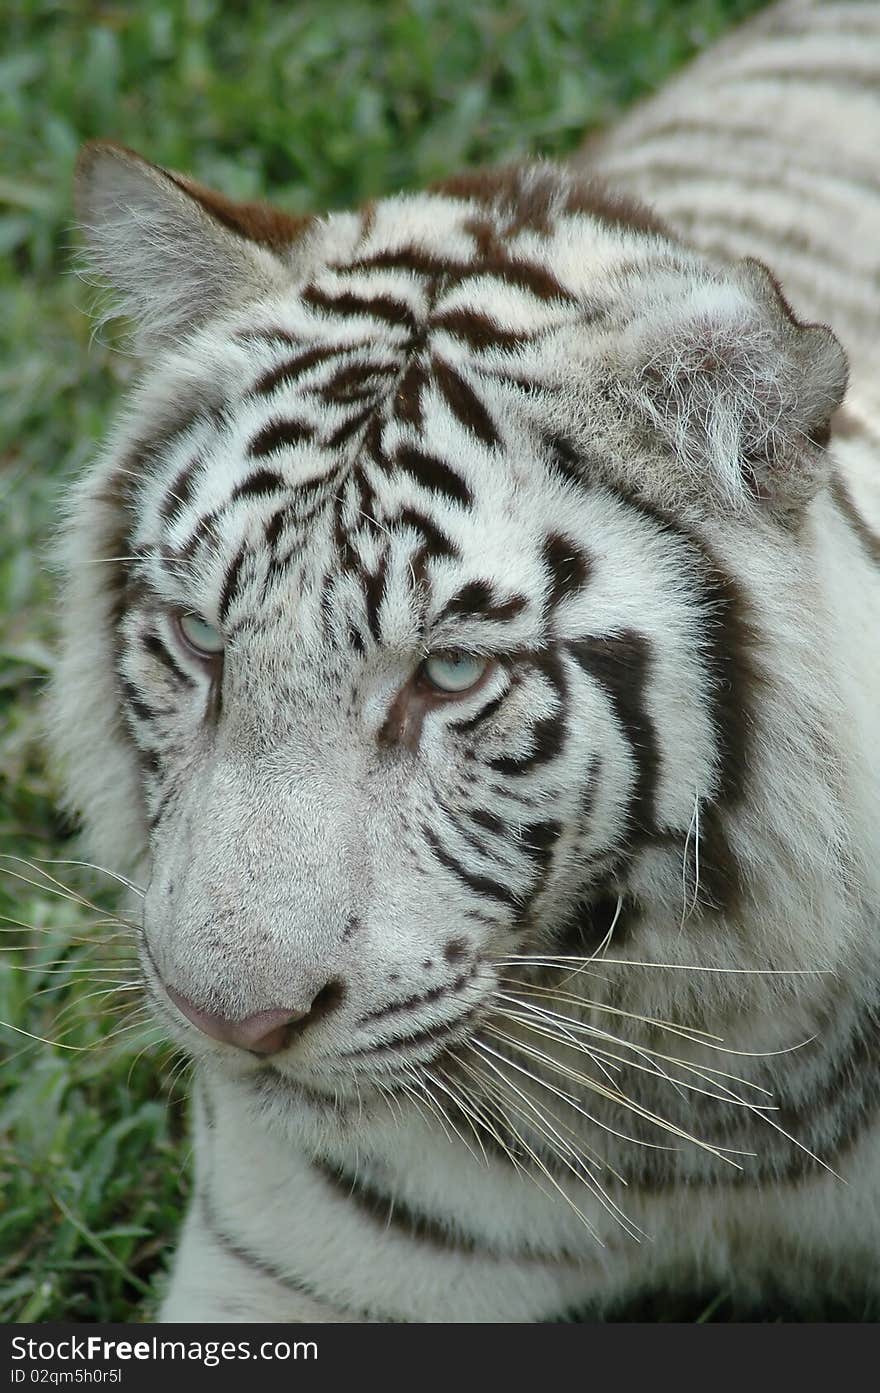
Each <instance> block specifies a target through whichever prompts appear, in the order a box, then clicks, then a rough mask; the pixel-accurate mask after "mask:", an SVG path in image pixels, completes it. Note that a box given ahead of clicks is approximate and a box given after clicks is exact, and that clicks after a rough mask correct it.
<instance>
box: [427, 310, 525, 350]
mask: <svg viewBox="0 0 880 1393" xmlns="http://www.w3.org/2000/svg"><path fill="white" fill-rule="evenodd" d="M438 329H439V330H442V331H443V333H445V334H449V335H450V336H451V337H452V338H455V339H461V341H462V342H463V343H466V344H467V345H468V347H469V348H473V349H477V350H478V351H481V350H482V349H486V348H501V349H504V350H505V351H507V352H511V351H512V350H513V349H516V348H521V347H522V345H523V344H525V343H528V342H529V340H530V338H531V335H530V334H527V333H524V332H522V331H520V330H516V329H502V327H501V325H500V324H498V323H497V321H496V320H494V319H491V318H490V317H489V315H487V314H483V313H482V312H481V311H479V310H471V309H455V310H445V311H443V313H441V314H438V315H435V316H434V317H433V318H432V320H431V330H432V332H433V331H436V330H438Z"/></svg>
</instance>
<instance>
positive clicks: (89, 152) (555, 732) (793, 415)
mask: <svg viewBox="0 0 880 1393" xmlns="http://www.w3.org/2000/svg"><path fill="white" fill-rule="evenodd" d="M828 8H834V7H828ZM794 9H797V11H798V13H800V9H799V8H798V7H794ZM794 9H793V10H792V13H793V12H794ZM788 12H789V11H788V10H784V11H782V12H781V13H782V14H783V15H785V14H787V13H788ZM863 13H864V14H865V15H866V16H868V17H869V19H872V20H876V17H877V13H878V7H877V6H874V5H866V6H864V7H863ZM746 32H748V31H746ZM754 32H755V38H754V39H753V40H752V43H753V44H754V46H755V49H754V51H755V53H757V54H759V55H760V54H761V53H763V52H764V50H765V47H766V45H767V44H768V43H769V44H771V46H772V43H773V42H775V41H777V40H774V39H773V37H772V33H771V35H770V37H769V38H768V35H767V34H766V33H765V32H764V31H763V30H761V29H760V28H758V29H756V30H755V31H754ZM785 32H786V31H785V29H784V25H783V29H782V33H783V38H784V37H785ZM741 42H744V43H745V44H746V51H747V52H749V51H750V50H749V49H748V42H749V41H748V39H746V40H742V41H741ZM874 43H875V49H874V51H875V52H876V51H877V50H878V46H880V21H877V27H876V32H875V34H874ZM704 61H708V60H704ZM829 61H830V60H829ZM878 67H880V59H878ZM707 110H708V111H711V106H707ZM647 111H648V114H647V115H644V116H643V117H642V118H640V119H641V120H642V121H643V124H644V126H645V130H646V133H645V134H644V136H643V138H644V139H645V140H646V141H650V139H651V138H652V135H651V130H650V108H648V109H647ZM663 119H664V120H665V121H667V124H668V118H666V117H664V118H663ZM874 119H875V121H876V123H877V128H878V135H880V118H878V117H877V116H876V115H875V118H874ZM662 129H666V126H663V127H662ZM605 158H606V159H607V161H609V162H610V163H612V164H613V161H614V159H615V158H618V159H622V157H621V156H620V155H619V152H618V154H617V156H615V154H614V147H613V145H612V146H611V147H609V151H608V152H607V153H606V156H605ZM597 160H598V163H600V164H601V158H599V157H598V156H597ZM625 163H626V161H625V159H623V164H624V165H625ZM624 182H625V181H624ZM627 192H628V193H630V192H633V190H632V189H631V188H629V187H627ZM635 192H636V193H638V192H639V190H638V189H636V190H635ZM78 199H79V208H80V216H81V220H82V222H83V224H84V227H85V228H86V230H87V237H88V241H89V246H90V252H91V255H92V257H93V260H94V262H95V264H96V266H97V268H98V269H99V270H100V271H101V273H102V274H103V275H104V276H105V277H107V278H108V279H109V280H110V281H111V282H112V283H113V284H114V285H115V287H116V289H117V290H118V292H119V294H120V295H121V297H122V302H123V305H124V307H125V308H126V310H127V311H128V313H129V314H130V315H131V317H132V319H133V321H134V324H135V327H136V331H137V334H138V341H139V345H140V350H141V353H142V356H143V360H144V366H145V372H144V376H143V379H142V381H141V383H140V385H139V386H138V387H137V388H136V389H135V391H134V392H133V394H132V396H131V399H130V402H129V406H128V410H127V413H126V415H125V417H124V419H123V420H122V422H121V423H120V425H119V426H118V427H117V429H116V431H115V434H114V435H113V437H112V438H111V441H110V443H109V445H108V447H107V449H106V451H105V453H104V455H103V457H102V458H101V460H100V461H99V462H98V463H97V464H96V465H95V466H94V467H93V469H92V470H91V471H90V473H89V474H88V475H87V476H86V478H85V479H84V480H83V481H82V483H81V484H80V485H79V487H78V491H77V493H76V496H75V498H74V500H73V503H72V506H71V509H70V518H69V522H68V525H67V529H66V534H65V536H66V542H65V547H66V552H65V555H66V564H67V577H66V584H65V590H64V596H63V604H64V612H65V617H66V623H65V637H64V642H63V647H62V652H61V656H60V660H59V667H58V673H57V676H56V679H55V682H54V689H53V697H52V703H53V718H54V732H55V744H56V746H57V749H58V752H59V755H60V757H61V759H62V761H63V763H64V765H65V767H66V771H67V775H66V777H67V784H68V788H69V792H70V798H71V802H72V803H74V804H75V805H76V806H77V807H80V808H81V809H82V811H83V814H84V816H85V820H86V824H87V827H88V830H89V834H90V837H91V842H92V846H93V849H94V851H95V853H96V854H98V855H101V856H102V857H103V858H104V859H105V860H106V861H107V862H108V864H110V865H113V866H115V867H117V868H123V867H124V868H128V869H133V870H134V872H135V873H136V874H139V875H140V876H141V878H142V879H143V880H144V882H145V884H146V891H145V895H144V918H143V938H142V966H143V973H144V979H145V984H146V988H147V992H148V995H149V996H150V999H151V1001H152V1003H153V1005H154V1006H155V1009H156V1011H157V1013H158V1015H159V1018H160V1019H161V1020H162V1021H163V1022H164V1023H165V1024H166V1025H167V1027H168V1029H169V1031H170V1033H172V1035H174V1037H175V1038H176V1039H178V1040H179V1041H180V1042H181V1043H182V1044H183V1045H184V1047H185V1048H186V1049H187V1050H188V1051H189V1052H190V1053H191V1054H192V1055H193V1056H194V1058H195V1059H196V1061H197V1064H198V1070H197V1083H196V1088H195V1098H194V1128H195V1141H196V1162H197V1165H196V1169H197V1176H196V1187H195V1198H194V1201H193V1204H192V1207H191V1210H190V1213H189V1216H188V1218H187V1222H186V1226H185V1230H184V1237H183V1240H182V1244H181V1248H180V1251H179V1254H178V1257H177V1260H176V1264H175V1268H174V1274H173V1277H172V1281H171V1285H170V1289H169V1294H168V1297H167V1300H166V1303H165V1306H164V1308H163V1313H162V1314H163V1318H164V1319H169V1320H190V1319H192V1320H195V1319H214V1320H226V1319H242V1320H244V1319H259V1320H273V1319H281V1320H333V1319H344V1320H373V1319H393V1320H498V1321H503V1320H547V1319H552V1318H554V1317H556V1316H559V1315H561V1314H563V1313H564V1312H566V1311H571V1310H574V1309H581V1308H583V1309H588V1310H591V1311H599V1310H602V1309H603V1308H604V1307H606V1306H607V1305H608V1303H609V1302H611V1301H613V1300H615V1299H617V1298H619V1297H620V1296H622V1295H625V1294H626V1293H627V1292H628V1291H631V1290H633V1289H634V1288H636V1287H638V1286H643V1285H644V1284H645V1283H646V1282H649V1281H661V1280H663V1279H664V1277H665V1275H666V1274H667V1273H670V1272H675V1273H678V1274H681V1273H685V1274H686V1275H687V1276H688V1277H689V1278H691V1279H693V1280H696V1279H697V1278H702V1279H703V1280H710V1281H719V1282H723V1283H725V1284H726V1285H728V1286H730V1287H733V1286H736V1287H738V1289H741V1290H743V1291H745V1292H754V1291H760V1290H761V1288H762V1283H764V1282H765V1281H766V1279H767V1276H768V1273H770V1274H771V1275H772V1276H773V1278H774V1280H775V1281H776V1282H777V1284H782V1285H784V1284H785V1282H786V1281H788V1282H790V1283H791V1285H792V1287H793V1289H794V1290H795V1293H796V1294H800V1295H803V1296H805V1297H809V1295H810V1294H811V1293H812V1292H814V1290H815V1289H816V1288H817V1287H818V1286H820V1284H821V1281H822V1276H821V1274H822V1273H823V1272H824V1273H826V1274H827V1272H828V1271H829V1269H830V1270H832V1271H833V1272H834V1273H835V1280H838V1279H839V1281H840V1283H841V1284H842V1286H844V1287H850V1288H853V1289H856V1290H860V1291H861V1290H863V1291H868V1292H869V1293H870V1294H871V1296H872V1297H873V1298H876V1264H875V1263H874V1262H873V1260H872V1257H871V1254H872V1252H876V1246H877V1242H878V1238H880V1234H878V1228H880V1218H878V1207H880V1195H878V1182H877V1165H878V1162H877V1155H878V1146H880V1123H878V1117H877V1111H878V1106H880V1081H878V1072H877V1063H876V1053H877V1051H876V1045H877V1025H876V1019H877V1014H876V1013H877V1008H878V1004H880V984H878V952H880V947H878V935H877V932H876V930H877V922H876V917H877V916H876V908H873V909H872V908H870V906H872V905H873V906H876V904H877V902H878V897H880V879H878V861H880V858H878V857H877V855H876V852H877V827H878V822H880V819H878V818H877V784H878V772H880V771H878V754H877V749H878V742H877V740H876V714H875V710H874V707H875V704H876V684H877V677H878V675H880V674H878V666H880V662H878V656H877V632H878V627H877V620H878V618H880V590H878V585H877V579H876V561H877V553H878V551H880V542H878V541H877V536H876V532H875V531H874V530H873V526H874V525H873V523H872V522H871V519H872V518H875V519H876V518H877V517H878V516H880V512H878V510H880V503H878V502H877V500H876V495H872V493H871V488H870V484H869V483H868V482H867V480H868V473H869V469H870V467H872V466H873V467H874V468H876V463H877V460H876V454H877V450H876V440H875V438H874V434H873V433H875V432H876V428H877V424H876V423H877V422H878V421H880V411H877V410H876V407H877V403H876V401H875V402H874V403H873V404H872V402H871V397H870V391H869V389H866V388H865V387H864V383H865V381H866V380H868V381H869V380H870V379H869V378H866V375H865V373H864V370H863V363H862V360H861V358H860V354H859V340H858V337H857V336H856V337H855V338H854V339H852V340H849V339H847V334H846V329H847V321H846V317H845V316H844V317H843V323H842V326H841V328H842V333H843V337H844V339H845V340H846V341H847V343H848V346H850V347H851V348H853V347H854V349H855V351H854V352H853V353H852V364H851V367H852V370H853V376H854V388H853V394H852V397H851V400H850V405H849V406H847V407H845V408H844V410H846V411H848V412H849V413H850V414H849V416H848V418H847V419H848V422H849V425H848V433H847V436H846V438H842V439H841V441H840V443H839V445H838V444H835V442H834V441H832V447H831V448H830V449H829V448H828V438H829V432H830V431H831V430H832V428H833V423H835V422H836V421H838V420H840V419H841V418H840V416H839V415H837V416H835V413H836V412H837V411H838V408H839V406H840V403H841V401H842V399H843V396H844V391H845V389H846V383H847V362H846V358H845V355H844V352H843V350H842V349H841V347H840V344H839V342H838V340H837V338H836V337H835V336H834V334H832V333H831V331H830V330H829V329H827V328H825V327H823V326H821V325H817V324H813V323H809V322H804V321H802V319H801V318H800V317H799V316H798V313H797V310H796V309H794V310H793V309H792V308H791V307H790V306H789V303H788V300H787V298H786V294H785V291H784V290H783V288H782V286H781V285H780V283H779V282H778V281H777V279H776V276H775V275H771V274H770V273H769V272H768V271H767V270H766V269H765V268H764V267H762V266H761V265H760V264H758V263H757V262H754V261H752V260H750V259H745V260H737V259H735V258H734V257H726V258H725V257H722V256H720V255H718V254H717V251H714V252H713V253H712V254H711V255H710V256H709V257H708V258H707V257H705V256H703V255H702V254H701V253H699V252H697V251H696V250H694V249H693V248H692V247H691V246H689V245H687V244H685V243H684V242H683V241H681V240H679V239H678V238H677V237H676V235H675V233H674V232H673V231H670V230H667V229H666V228H665V227H664V226H662V225H661V224H659V223H658V222H657V221H656V220H655V218H654V217H653V215H652V214H650V213H649V212H647V211H646V210H645V209H644V208H642V207H641V206H640V205H638V204H633V203H630V202H629V201H627V200H626V199H623V198H620V197H618V196H616V195H615V194H613V193H611V192H609V191H608V189H607V188H605V187H604V186H603V185H601V184H598V183H596V182H594V181H593V180H591V179H588V178H585V177H582V176H581V175H580V174H578V173H577V172H576V171H574V170H572V169H570V168H566V167H562V166H557V165H553V164H549V163H536V164H526V165H523V166H520V167H517V168H514V169H511V170H506V171H498V172H494V173H487V174H482V175H480V174H477V175H473V176H464V177H463V178H461V179H458V180H451V181H449V182H447V183H446V184H445V185H443V186H440V187H438V188H437V189H434V190H431V191H428V192H426V193H422V194H409V195H402V196H400V197H397V198H389V199H386V200H383V201H380V202H378V203H376V204H373V205H371V206H370V207H368V208H367V209H365V210H364V211H363V212H360V213H355V214H348V213H346V214H333V215H330V216H328V217H326V218H324V219H321V220H318V219H290V218H287V217H285V216H284V215H282V214H278V213H274V212H273V211H272V210H269V209H265V208H262V207H260V206H253V205H236V204H233V203H231V202H230V201H228V200H226V199H224V198H223V197H222V196H221V195H217V194H214V193H212V192H210V191H208V190H205V189H203V188H201V186H198V185H196V184H194V183H192V181H190V180H188V179H187V178H185V177H184V176H181V175H177V174H174V173H171V172H168V171H164V170H161V169H159V168H157V167H156V166H154V165H150V164H149V163H148V162H146V161H144V160H142V159H141V158H140V157H139V156H137V155H135V154H133V153H132V152H130V151H125V150H122V149H120V148H118V147H114V146H110V145H101V144H98V145H92V146H89V147H87V148H86V150H85V152H84V154H83V157H82V160H81V165H80V172H79V179H78ZM659 201H660V202H661V205H662V200H659ZM734 241H735V239H734ZM878 244H880V243H878ZM737 249H738V248H737ZM738 250H739V249H738ZM780 255H781V266H782V268H783V270H784V268H785V248H784V246H783V247H782V249H781V252H780ZM783 284H784V285H785V287H786V289H787V286H788V281H787V279H786V277H785V275H784V274H783ZM865 401H867V406H863V405H861V403H863V402H865ZM872 412H873V415H872ZM863 422H867V424H864V425H863V424H862V423H863ZM89 561H91V562H98V561H100V562H101V563H102V564H101V565H87V564H84V563H85V562H89ZM872 692H873V693H874V697H873V698H872V695H871V694H872ZM805 1041H807V1042H808V1043H806V1044H805V1043H804V1042H805ZM795 1046H797V1047H798V1048H793V1047H795ZM725 1049H726V1050H733V1051H735V1052H739V1054H737V1055H736V1056H731V1055H730V1054H725V1053H723V1052H721V1051H722V1050H725ZM771 1107H772V1108H775V1111H770V1110H769V1109H770V1108H771ZM829 1168H830V1169H829ZM834 1172H837V1174H835V1173H834ZM838 1176H845V1178H846V1179H847V1180H848V1181H849V1184H848V1185H846V1186H844V1185H843V1184H842V1183H841V1180H840V1179H839V1178H838ZM642 1233H649V1234H651V1235H652V1237H653V1238H654V1242H653V1243H652V1244H651V1245H648V1246H649V1248H650V1253H648V1254H647V1255H646V1249H645V1248H644V1247H641V1248H640V1247H639V1245H638V1243H637V1241H636V1240H637V1239H638V1237H639V1236H640V1234H642ZM774 1245H777V1246H776V1250H778V1248H780V1247H781V1248H783V1249H786V1250H787V1251H790V1252H791V1253H793V1254H794V1253H796V1254H797V1255H798V1258H799V1261H798V1262H797V1263H792V1264H789V1265H788V1266H789V1267H790V1268H791V1275H790V1276H786V1275H785V1274H780V1273H779V1272H778V1269H777V1268H775V1267H774V1257H773V1254H774Z"/></svg>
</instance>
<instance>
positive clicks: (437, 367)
mask: <svg viewBox="0 0 880 1393" xmlns="http://www.w3.org/2000/svg"><path fill="white" fill-rule="evenodd" d="M432 378H433V381H434V382H435V383H436V385H437V387H439V389H440V391H441V392H442V394H443V398H444V400H445V402H446V405H447V406H448V407H449V409H450V411H451V412H452V414H453V416H455V417H456V419H457V420H458V421H460V422H461V424H462V425H463V426H464V427H465V428H466V429H467V430H469V431H472V432H473V433H474V435H475V436H476V437H477V439H478V440H482V442H483V444H484V445H488V446H489V448H490V449H491V448H492V447H494V446H496V445H500V443H501V441H500V437H499V435H498V431H497V430H496V429H495V422H494V420H493V419H492V415H491V413H490V411H489V409H488V407H487V406H486V405H485V404H484V403H483V402H481V401H480V398H479V397H478V396H477V394H476V392H475V391H474V389H473V387H471V385H470V383H469V382H466V381H465V379H464V377H462V375H461V373H458V372H456V371H455V370H454V369H453V368H451V367H450V366H449V364H448V363H444V362H443V360H442V359H441V358H435V359H434V362H433V373H432Z"/></svg>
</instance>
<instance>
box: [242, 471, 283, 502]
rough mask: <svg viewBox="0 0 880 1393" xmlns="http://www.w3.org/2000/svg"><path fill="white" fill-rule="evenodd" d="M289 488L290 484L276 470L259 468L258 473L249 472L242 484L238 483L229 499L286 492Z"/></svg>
mask: <svg viewBox="0 0 880 1393" xmlns="http://www.w3.org/2000/svg"><path fill="white" fill-rule="evenodd" d="M289 489H290V484H289V483H287V481H286V480H285V479H282V477H281V475H280V474H276V473H275V471H274V470H272V469H258V470H257V471H256V473H254V474H249V475H248V477H247V478H246V479H243V480H242V482H241V483H240V484H236V486H235V488H234V489H233V490H232V493H231V494H230V495H229V501H230V502H231V503H234V502H236V500H237V499H239V498H255V497H259V496H260V495H265V494H270V493H285V492H287V491H288V490H289Z"/></svg>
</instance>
